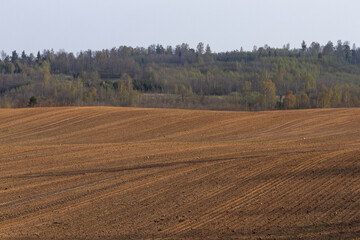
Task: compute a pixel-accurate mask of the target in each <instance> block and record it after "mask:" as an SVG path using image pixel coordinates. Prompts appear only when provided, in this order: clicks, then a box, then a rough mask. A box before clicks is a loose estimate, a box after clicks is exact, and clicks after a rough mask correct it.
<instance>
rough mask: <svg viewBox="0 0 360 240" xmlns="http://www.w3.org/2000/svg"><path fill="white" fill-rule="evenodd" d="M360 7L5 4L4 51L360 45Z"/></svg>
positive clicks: (304, 1) (228, 0)
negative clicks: (201, 43) (199, 45)
mask: <svg viewBox="0 0 360 240" xmlns="http://www.w3.org/2000/svg"><path fill="white" fill-rule="evenodd" d="M359 9H360V1H358V0H342V1H334V0H301V1H292V0H31V1H30V0H11V1H9V0H0V21H1V26H2V27H1V32H0V50H4V51H5V52H7V53H11V51H12V50H17V51H18V52H20V51H22V50H25V51H26V52H28V53H29V52H33V53H35V52H37V51H38V50H43V49H54V50H55V51H58V50H59V49H65V50H66V51H72V52H75V53H76V52H79V51H80V50H87V49H92V50H99V49H104V48H112V47H119V46H121V45H127V46H133V47H136V46H142V47H147V46H149V45H150V44H157V43H159V44H162V45H164V46H166V45H172V46H175V45H177V44H181V43H183V42H184V43H189V45H190V47H193V48H195V47H196V45H197V43H198V42H204V43H205V44H207V43H209V44H210V46H211V48H212V49H213V50H214V51H217V52H220V51H227V50H235V49H240V47H243V48H244V49H246V50H251V49H252V47H253V46H254V45H257V46H264V45H265V44H268V45H270V46H272V47H282V46H283V45H284V44H286V43H290V46H291V48H293V47H300V44H301V42H302V40H305V41H306V42H307V43H308V44H310V43H311V42H312V41H317V42H319V43H320V44H322V45H323V44H326V43H327V42H328V41H329V40H331V41H333V42H334V43H335V42H336V41H337V40H339V39H341V40H343V41H346V40H348V41H350V42H351V44H352V43H356V44H357V45H359V44H360V32H359V31H358V25H357V24H358V21H357V19H358V16H357V15H358V13H359V12H360V10H359Z"/></svg>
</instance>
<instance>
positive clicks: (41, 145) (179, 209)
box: [0, 107, 360, 239]
mask: <svg viewBox="0 0 360 240" xmlns="http://www.w3.org/2000/svg"><path fill="white" fill-rule="evenodd" d="M359 237H360V109H325V110H299V111H274V112H253V113H249V112H215V111H191V110H166V109H136V108H111V107H82V108H78V107H77V108H75V107H73V108H34V109H16V110H11V109H10V110H0V239H164V238H168V239H204V238H206V239H219V238H221V239H249V238H250V239H260V238H261V239H296V238H300V239H358V238H359Z"/></svg>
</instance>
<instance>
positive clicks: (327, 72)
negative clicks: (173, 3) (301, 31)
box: [0, 41, 360, 110]
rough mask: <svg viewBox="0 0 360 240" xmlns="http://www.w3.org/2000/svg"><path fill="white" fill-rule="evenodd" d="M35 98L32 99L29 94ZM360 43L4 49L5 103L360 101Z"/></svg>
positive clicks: (210, 105) (322, 104)
mask: <svg viewBox="0 0 360 240" xmlns="http://www.w3.org/2000/svg"><path fill="white" fill-rule="evenodd" d="M30 99H31V100H30ZM359 99H360V48H356V47H355V45H354V46H352V47H350V43H348V42H344V43H342V42H341V41H338V43H337V44H335V45H334V44H333V43H332V42H328V43H327V44H326V45H324V46H321V45H320V44H319V43H315V42H313V43H311V44H310V45H309V46H307V44H306V43H305V42H303V43H302V45H301V48H299V49H290V48H289V46H288V45H287V46H284V47H283V48H281V49H274V48H270V47H268V46H264V47H260V48H256V47H254V50H253V51H242V50H240V51H232V52H225V53H213V52H212V51H211V49H210V46H209V45H207V46H205V45H204V44H203V43H199V44H198V46H197V48H196V49H192V48H190V47H189V45H187V44H181V45H178V46H176V47H175V48H173V47H171V46H168V47H163V46H161V45H151V46H149V47H148V48H147V49H145V48H140V47H137V48H132V47H126V46H121V47H119V48H112V49H110V50H109V49H106V50H102V51H95V52H94V51H91V50H88V51H85V52H80V53H79V54H76V55H75V54H73V53H67V52H64V51H60V52H57V53H55V52H54V51H52V50H44V51H43V53H42V54H41V53H40V52H38V54H37V56H34V55H33V54H30V55H27V54H26V53H25V52H22V54H19V53H17V52H16V51H13V52H12V54H11V56H8V55H7V54H5V53H4V52H3V53H2V60H1V61H0V106H1V107H5V108H9V107H15V108H16V107H27V106H83V105H109V106H140V107H172V108H194V109H222V110H271V109H294V108H326V107H359V106H360V100H359Z"/></svg>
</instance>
